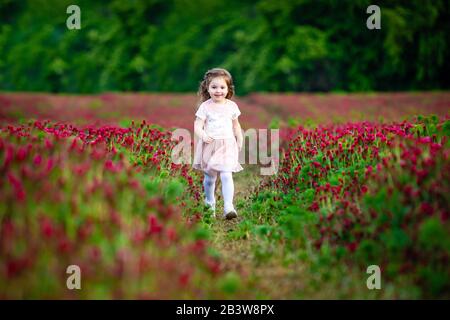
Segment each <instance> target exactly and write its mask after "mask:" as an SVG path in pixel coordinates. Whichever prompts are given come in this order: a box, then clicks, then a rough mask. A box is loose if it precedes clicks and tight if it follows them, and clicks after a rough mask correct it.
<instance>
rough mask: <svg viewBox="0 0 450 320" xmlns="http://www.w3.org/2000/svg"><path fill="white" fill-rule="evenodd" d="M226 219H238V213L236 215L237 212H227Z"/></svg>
mask: <svg viewBox="0 0 450 320" xmlns="http://www.w3.org/2000/svg"><path fill="white" fill-rule="evenodd" d="M224 218H225V219H227V220H231V219H234V218H237V213H236V211H234V210H231V211H229V212H227V213H226V214H225V215H224Z"/></svg>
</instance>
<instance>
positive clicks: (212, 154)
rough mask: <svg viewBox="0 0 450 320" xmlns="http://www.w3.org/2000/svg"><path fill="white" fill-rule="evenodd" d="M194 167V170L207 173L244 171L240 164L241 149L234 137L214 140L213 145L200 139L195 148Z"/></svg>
mask: <svg viewBox="0 0 450 320" xmlns="http://www.w3.org/2000/svg"><path fill="white" fill-rule="evenodd" d="M192 166H193V168H194V169H198V170H203V171H205V172H206V173H213V171H219V172H220V171H231V172H239V171H242V170H244V168H242V166H241V165H240V164H239V147H238V145H237V142H236V138H234V137H233V138H227V139H214V140H213V141H212V142H211V143H206V142H203V141H202V140H200V139H199V140H198V141H197V146H196V147H195V151H194V164H193V165H192Z"/></svg>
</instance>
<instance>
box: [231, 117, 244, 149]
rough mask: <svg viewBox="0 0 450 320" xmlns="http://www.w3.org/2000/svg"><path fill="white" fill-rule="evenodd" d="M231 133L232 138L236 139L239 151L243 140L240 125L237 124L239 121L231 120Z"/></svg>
mask: <svg viewBox="0 0 450 320" xmlns="http://www.w3.org/2000/svg"><path fill="white" fill-rule="evenodd" d="M233 132H234V136H235V137H236V141H237V144H238V147H239V150H241V149H242V143H243V140H244V139H243V137H242V129H241V124H240V123H239V120H238V119H237V118H236V119H234V120H233Z"/></svg>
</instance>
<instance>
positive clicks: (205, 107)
mask: <svg viewBox="0 0 450 320" xmlns="http://www.w3.org/2000/svg"><path fill="white" fill-rule="evenodd" d="M240 114H241V112H240V110H239V107H238V106H237V104H236V103H235V102H233V101H231V100H229V99H226V101H225V103H224V104H223V105H222V104H216V103H214V102H213V100H212V99H208V100H206V101H205V102H203V103H202V104H201V105H200V106H199V108H198V110H197V112H196V113H195V115H196V116H197V117H199V118H200V119H203V120H206V121H205V128H204V130H205V131H206V134H208V135H209V136H210V137H211V138H213V139H214V140H213V141H212V142H211V143H206V142H203V141H202V140H201V139H198V138H197V139H196V141H195V144H196V145H195V151H194V164H193V168H194V169H198V170H203V171H205V172H206V173H212V172H213V171H219V172H220V171H230V172H239V171H242V170H244V168H242V166H241V165H240V164H239V147H238V145H237V141H236V138H235V136H234V133H233V124H232V120H234V119H237V117H239V115H240Z"/></svg>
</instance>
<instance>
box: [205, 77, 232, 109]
mask: <svg viewBox="0 0 450 320" xmlns="http://www.w3.org/2000/svg"><path fill="white" fill-rule="evenodd" d="M208 93H209V95H210V96H211V99H212V100H213V101H214V102H216V103H224V102H225V99H226V96H227V94H228V86H227V83H226V82H225V79H224V78H223V77H216V78H213V79H212V80H211V82H210V84H209V86H208Z"/></svg>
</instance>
